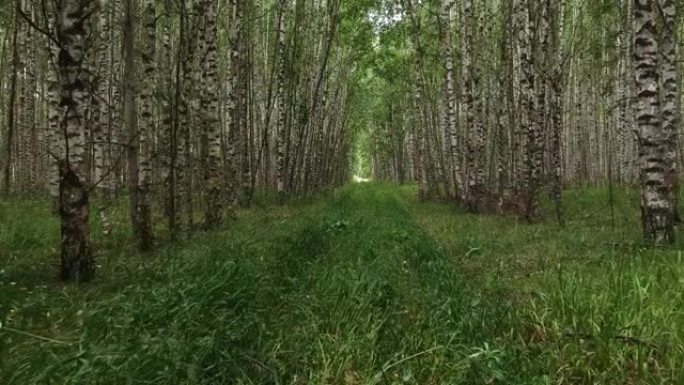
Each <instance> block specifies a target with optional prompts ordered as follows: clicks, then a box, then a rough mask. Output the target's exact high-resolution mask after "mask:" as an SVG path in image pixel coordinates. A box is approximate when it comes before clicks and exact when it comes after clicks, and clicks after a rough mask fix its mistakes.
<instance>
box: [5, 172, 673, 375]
mask: <svg viewBox="0 0 684 385" xmlns="http://www.w3.org/2000/svg"><path fill="white" fill-rule="evenodd" d="M604 193H605V191H603V190H600V189H598V190H589V191H584V192H581V193H579V192H569V193H568V196H569V199H568V202H569V205H568V214H569V222H568V225H567V226H568V227H567V229H566V230H564V231H563V232H560V231H558V230H557V229H555V228H553V226H550V225H548V224H540V225H538V226H536V225H533V226H530V225H528V224H524V223H520V224H519V223H518V221H519V220H518V219H516V218H514V217H510V218H501V217H496V216H480V215H473V214H465V213H462V212H459V211H458V210H457V209H455V208H453V207H451V206H448V205H444V204H439V203H418V202H417V199H416V197H415V195H416V194H415V188H414V187H396V186H391V185H382V184H375V183H362V184H355V185H352V186H348V187H345V188H343V189H341V190H336V191H334V192H330V193H328V194H327V195H323V196H321V197H319V198H315V199H314V200H312V201H300V202H293V203H292V204H291V205H288V206H282V207H273V206H270V205H268V206H263V207H255V208H252V209H249V210H242V211H240V212H239V213H238V217H239V218H238V219H239V220H238V221H236V222H234V223H232V224H231V225H230V226H226V227H224V228H223V229H221V230H218V231H213V232H207V233H204V234H197V235H196V236H195V237H191V238H189V239H187V240H185V241H182V242H181V241H179V242H176V243H170V244H169V245H167V246H165V247H163V248H162V249H161V250H159V251H158V252H157V253H155V254H154V255H149V256H147V257H143V258H141V257H140V256H139V255H137V254H136V253H134V252H133V251H132V248H133V245H131V244H130V242H126V241H121V240H125V239H127V238H126V236H127V234H126V231H125V227H126V219H127V218H126V215H125V209H124V208H123V207H118V208H116V209H115V210H113V212H115V213H117V214H116V215H114V216H113V217H112V219H113V223H112V224H113V226H114V228H115V231H114V233H113V234H112V235H111V237H112V238H113V239H109V238H96V240H95V245H98V249H100V247H99V246H101V249H102V250H105V251H103V253H105V254H104V255H101V256H100V258H99V261H100V264H101V266H99V269H100V270H101V273H100V279H99V280H98V281H96V282H94V283H91V284H89V285H86V286H80V287H78V286H69V285H67V286H55V284H54V283H50V284H48V285H46V284H45V283H46V282H54V270H55V269H54V266H53V264H54V261H56V259H55V258H54V257H53V256H52V255H50V256H49V257H46V254H48V255H49V254H54V253H56V251H55V250H54V249H51V247H53V245H54V244H56V243H57V242H58V240H57V239H53V238H54V237H53V238H50V237H46V236H45V235H46V234H51V236H52V234H53V233H52V232H47V231H45V227H50V226H54V225H56V220H57V219H56V218H54V217H51V216H50V214H49V204H48V203H47V202H45V203H44V205H43V206H39V207H36V204H35V201H25V202H22V201H18V202H14V204H11V203H0V214H1V215H2V216H3V217H4V218H8V219H9V222H8V223H7V224H5V223H4V222H3V225H2V226H1V227H0V244H2V245H3V249H4V250H12V252H11V255H10V256H9V258H7V259H5V262H4V263H5V264H4V265H3V266H0V269H2V270H1V272H0V297H1V298H3V301H2V303H0V320H1V322H3V324H4V326H5V327H4V328H0V383H3V384H28V383H32V384H33V383H36V384H38V383H49V382H50V381H52V382H55V381H57V382H59V383H60V384H84V383H95V382H97V383H98V384H123V383H136V384H137V383H165V384H167V383H168V384H171V383H174V384H219V383H223V384H228V383H235V384H401V383H411V384H439V383H450V384H461V383H462V384H482V383H506V384H546V383H549V381H551V379H561V381H560V382H559V383H605V384H624V383H630V382H629V381H634V382H631V383H640V384H646V383H651V381H652V382H653V383H657V381H659V380H665V381H666V382H668V381H669V382H670V383H677V381H678V380H680V379H682V378H684V377H683V375H684V368H683V367H682V366H681V362H682V358H683V357H684V352H683V351H682V346H683V345H682V344H681V342H682V338H684V336H682V330H684V328H683V327H682V326H684V320H683V317H682V314H681V311H678V310H677V309H681V308H682V307H683V305H684V303H683V302H684V298H683V297H682V292H684V290H682V282H681V280H679V279H678V278H677V277H681V276H682V273H683V272H682V266H684V264H682V263H672V261H673V259H679V260H680V262H681V254H679V253H675V252H672V251H665V250H650V249H640V248H639V247H638V244H636V243H630V242H629V241H628V240H629V239H639V236H640V234H639V233H638V229H636V228H635V226H631V225H628V226H625V227H626V228H629V229H632V228H634V232H633V233H623V232H618V231H610V230H608V228H607V227H606V225H607V222H606V221H605V216H604V214H605V212H604V210H607V209H606V208H605V207H604V206H597V205H595V206H591V207H587V205H591V204H595V203H594V202H596V201H597V200H599V199H598V197H599V196H601V195H602V194H604ZM616 196H617V199H616V204H617V205H618V208H620V209H621V211H624V217H622V216H619V217H618V218H617V220H618V221H619V222H622V221H625V220H627V219H628V218H633V217H635V216H634V215H632V214H633V212H634V211H635V209H636V206H635V205H634V199H635V197H634V196H632V194H631V193H628V192H626V191H625V192H622V191H621V192H619V193H617V194H616ZM22 211H23V212H25V213H26V214H27V215H24V216H21V215H15V214H16V213H17V212H22ZM586 212H588V213H590V214H586V215H585V214H583V213H586ZM32 218H42V219H43V220H40V221H36V220H34V219H32ZM549 221H550V223H552V218H549ZM94 225H95V229H96V233H98V232H99V223H95V224H94ZM103 242H104V243H106V242H113V243H115V244H116V243H119V246H118V247H116V246H115V245H109V244H107V245H103V244H102V243H103ZM606 242H609V243H610V242H615V246H613V247H612V248H611V247H606ZM618 242H619V243H618ZM121 245H125V246H121ZM5 246H6V247H5ZM107 250H111V251H107ZM625 255H629V257H628V258H625ZM5 299H6V300H5ZM564 379H566V380H564Z"/></svg>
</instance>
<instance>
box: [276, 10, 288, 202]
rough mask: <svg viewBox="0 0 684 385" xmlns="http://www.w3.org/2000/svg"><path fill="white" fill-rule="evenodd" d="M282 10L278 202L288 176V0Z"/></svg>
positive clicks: (278, 96) (279, 24)
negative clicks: (286, 50) (286, 39)
mask: <svg viewBox="0 0 684 385" xmlns="http://www.w3.org/2000/svg"><path fill="white" fill-rule="evenodd" d="M278 4H279V7H280V10H279V15H278V42H277V44H278V50H277V51H278V58H277V61H278V64H277V66H278V80H277V82H278V91H277V95H276V100H277V102H276V103H277V108H278V116H277V135H278V138H277V143H278V145H277V147H278V154H277V160H276V163H277V177H276V180H277V182H276V183H277V190H278V202H279V203H280V204H283V203H284V202H285V198H286V196H285V194H286V193H287V191H286V189H285V186H286V185H285V178H286V172H287V169H286V164H285V160H286V155H285V152H286V150H287V140H288V136H287V127H286V126H285V124H286V111H287V110H286V105H285V59H286V57H285V54H286V52H285V49H286V47H285V31H286V28H287V24H286V21H287V0H279V2H278Z"/></svg>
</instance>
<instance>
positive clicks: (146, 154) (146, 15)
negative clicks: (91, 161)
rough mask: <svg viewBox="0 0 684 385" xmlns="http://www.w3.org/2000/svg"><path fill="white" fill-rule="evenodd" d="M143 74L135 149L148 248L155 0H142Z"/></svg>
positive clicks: (142, 236)
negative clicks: (136, 148)
mask: <svg viewBox="0 0 684 385" xmlns="http://www.w3.org/2000/svg"><path fill="white" fill-rule="evenodd" d="M142 17H143V28H144V31H143V36H142V52H141V56H142V75H143V76H142V77H141V78H140V85H141V92H140V95H139V97H140V126H139V141H138V145H139V149H138V161H139V169H138V175H139V176H138V184H139V186H138V211H137V213H136V215H137V217H138V218H137V222H138V226H139V227H138V231H139V233H138V248H139V249H140V250H141V251H147V250H150V249H151V248H152V245H153V234H152V208H151V203H150V194H151V191H150V189H151V185H152V161H151V156H152V139H153V138H152V135H153V133H154V132H155V131H156V130H155V120H154V106H155V105H156V103H155V91H154V90H155V69H156V66H155V53H156V36H157V30H156V22H157V12H156V9H155V1H154V0H144V1H143V3H142Z"/></svg>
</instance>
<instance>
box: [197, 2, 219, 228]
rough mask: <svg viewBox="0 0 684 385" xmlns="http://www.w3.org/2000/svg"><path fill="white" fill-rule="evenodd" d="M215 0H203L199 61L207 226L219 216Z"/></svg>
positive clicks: (209, 226)
mask: <svg viewBox="0 0 684 385" xmlns="http://www.w3.org/2000/svg"><path fill="white" fill-rule="evenodd" d="M217 3H218V1H217V0H204V16H205V22H206V27H205V31H204V36H203V39H204V44H205V54H204V63H203V65H202V68H203V73H202V84H203V86H204V90H203V95H202V113H203V116H202V118H203V119H202V126H203V127H202V128H203V130H202V131H203V136H204V139H205V141H206V147H207V148H206V150H205V154H206V159H205V165H204V166H205V169H204V181H205V184H206V185H205V192H206V196H205V201H206V202H205V215H204V222H205V226H206V227H208V228H212V227H216V226H218V225H219V224H220V223H221V221H222V219H223V212H222V204H221V141H220V125H219V123H220V122H219V116H218V89H217V84H218V57H217V46H216V39H217V34H218V29H217V25H216V22H217V7H218V4H217Z"/></svg>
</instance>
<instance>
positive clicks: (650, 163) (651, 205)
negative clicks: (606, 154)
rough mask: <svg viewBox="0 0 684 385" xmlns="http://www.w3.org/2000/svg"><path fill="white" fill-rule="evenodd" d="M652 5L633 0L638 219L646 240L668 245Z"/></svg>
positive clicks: (648, 1) (669, 235)
mask: <svg viewBox="0 0 684 385" xmlns="http://www.w3.org/2000/svg"><path fill="white" fill-rule="evenodd" d="M653 6H654V4H653V1H651V0H635V4H634V27H635V36H634V65H635V72H636V91H637V116H636V119H637V136H638V138H639V179H640V181H641V220H642V228H643V231H644V238H645V239H646V240H647V241H648V242H652V243H655V244H669V243H672V242H674V238H675V235H674V225H673V218H672V202H671V200H670V190H669V184H668V183H667V176H668V173H669V168H670V165H669V164H668V162H667V157H666V154H667V153H668V150H669V149H668V135H667V133H666V132H665V130H664V129H663V126H662V125H661V122H660V119H659V116H660V100H659V98H660V87H659V84H658V83H659V82H658V53H657V52H658V45H657V42H656V23H655V11H654V9H653Z"/></svg>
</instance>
